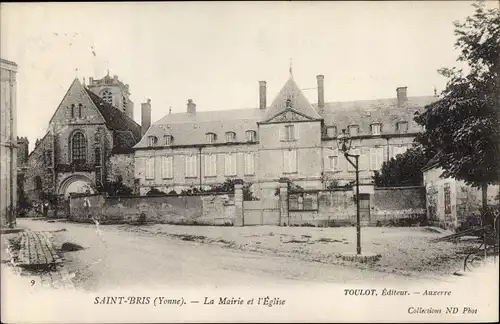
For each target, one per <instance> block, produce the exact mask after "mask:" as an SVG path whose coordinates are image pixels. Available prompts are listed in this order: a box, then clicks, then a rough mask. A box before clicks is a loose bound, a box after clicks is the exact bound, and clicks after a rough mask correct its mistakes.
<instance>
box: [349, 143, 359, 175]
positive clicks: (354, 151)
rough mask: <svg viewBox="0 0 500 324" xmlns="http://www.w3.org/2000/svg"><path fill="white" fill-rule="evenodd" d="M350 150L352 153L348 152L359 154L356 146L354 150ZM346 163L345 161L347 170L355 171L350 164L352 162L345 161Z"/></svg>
mask: <svg viewBox="0 0 500 324" xmlns="http://www.w3.org/2000/svg"><path fill="white" fill-rule="evenodd" d="M351 152H352V153H350V154H352V155H359V154H360V150H359V148H358V149H354V150H352V151H351ZM360 158H361V157H360ZM351 160H352V161H353V162H354V159H351ZM360 162H361V161H360ZM346 163H347V171H356V169H355V168H354V167H353V166H352V164H351V163H349V161H346ZM360 165H361V164H360Z"/></svg>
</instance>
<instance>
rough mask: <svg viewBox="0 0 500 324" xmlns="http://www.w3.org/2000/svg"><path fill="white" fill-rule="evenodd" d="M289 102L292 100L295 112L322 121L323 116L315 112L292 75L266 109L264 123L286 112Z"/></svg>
mask: <svg viewBox="0 0 500 324" xmlns="http://www.w3.org/2000/svg"><path fill="white" fill-rule="evenodd" d="M287 100H290V103H291V108H292V109H293V110H295V111H297V112H300V113H301V114H303V115H305V116H307V117H309V118H312V119H321V116H320V115H319V114H318V113H317V112H316V110H314V108H313V107H312V106H311V103H310V102H309V100H307V98H306V97H305V96H304V94H303V93H302V91H301V90H300V88H299V86H298V85H297V83H296V82H295V80H294V79H293V77H292V75H290V77H289V78H288V80H287V81H286V83H285V84H284V85H283V87H282V88H281V90H280V91H279V92H278V95H277V96H276V97H275V98H274V100H273V102H272V103H271V105H270V106H269V107H267V108H266V113H265V115H264V118H263V120H262V121H268V120H270V119H272V118H273V117H274V116H277V115H279V114H280V113H282V112H283V111H285V110H286V109H287Z"/></svg>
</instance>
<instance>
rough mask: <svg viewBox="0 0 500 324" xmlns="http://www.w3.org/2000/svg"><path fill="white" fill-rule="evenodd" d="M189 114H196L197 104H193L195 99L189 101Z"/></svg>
mask: <svg viewBox="0 0 500 324" xmlns="http://www.w3.org/2000/svg"><path fill="white" fill-rule="evenodd" d="M187 112H188V114H196V104H195V103H194V102H193V99H188V102H187Z"/></svg>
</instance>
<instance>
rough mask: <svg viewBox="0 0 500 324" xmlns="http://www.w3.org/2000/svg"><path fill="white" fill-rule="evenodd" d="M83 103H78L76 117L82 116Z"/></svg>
mask: <svg viewBox="0 0 500 324" xmlns="http://www.w3.org/2000/svg"><path fill="white" fill-rule="evenodd" d="M82 110H83V105H82V104H78V118H82Z"/></svg>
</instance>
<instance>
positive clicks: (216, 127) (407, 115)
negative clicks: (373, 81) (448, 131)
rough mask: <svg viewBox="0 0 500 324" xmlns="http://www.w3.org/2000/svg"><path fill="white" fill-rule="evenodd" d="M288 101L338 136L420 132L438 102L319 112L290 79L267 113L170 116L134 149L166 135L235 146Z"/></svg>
mask: <svg viewBox="0 0 500 324" xmlns="http://www.w3.org/2000/svg"><path fill="white" fill-rule="evenodd" d="M288 98H290V99H291V101H292V109H293V110H296V111H299V112H300V113H302V114H304V115H306V116H308V117H310V118H312V119H323V120H324V124H325V126H327V127H328V126H336V127H337V132H340V130H341V129H343V128H347V126H349V125H358V126H359V135H369V134H371V126H370V125H371V124H374V123H381V124H382V134H384V133H386V134H388V133H389V134H391V133H392V134H394V133H396V123H397V122H399V121H406V122H408V133H415V132H419V131H420V127H419V126H418V125H417V124H416V123H415V122H414V121H413V118H414V116H415V113H416V112H422V111H424V109H425V106H426V105H428V104H430V103H432V102H434V101H435V100H437V98H436V97H434V96H421V97H409V98H408V100H407V102H406V103H405V105H404V106H402V107H399V106H398V103H397V98H388V99H377V100H357V101H347V102H327V103H325V107H324V109H322V110H320V109H319V108H318V106H317V104H314V105H311V104H310V103H309V101H308V100H307V98H306V97H305V96H304V95H303V93H302V91H301V90H300V88H299V87H298V86H297V83H296V82H295V80H293V77H291V76H290V78H289V79H288V80H287V82H286V83H285V85H284V86H283V88H282V89H281V90H280V92H279V93H278V95H277V96H276V97H275V99H274V100H273V102H272V104H271V105H270V106H269V107H267V108H266V109H265V110H264V109H259V108H249V109H232V110H218V111H197V112H196V113H194V114H189V113H187V112H185V113H174V114H168V115H166V116H165V117H163V118H162V119H160V120H158V121H157V122H155V123H153V124H152V125H151V127H150V128H149V130H148V131H147V132H146V134H145V135H144V137H143V138H142V139H141V141H140V142H139V143H137V145H136V146H135V147H134V148H145V147H147V146H148V136H156V137H157V138H158V144H157V145H158V146H163V143H164V142H163V141H164V139H163V137H164V136H165V135H171V136H173V138H174V141H173V143H172V144H173V145H197V144H198V145H199V144H207V141H206V136H205V135H206V134H207V133H215V134H216V135H217V140H216V142H217V143H224V142H225V133H226V132H235V133H236V142H244V141H245V131H247V130H255V131H257V130H258V127H257V122H263V121H268V120H269V119H272V118H273V117H274V116H276V115H278V114H280V113H281V112H282V111H283V110H285V109H286V100H287V99H288ZM257 137H258V133H257Z"/></svg>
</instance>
